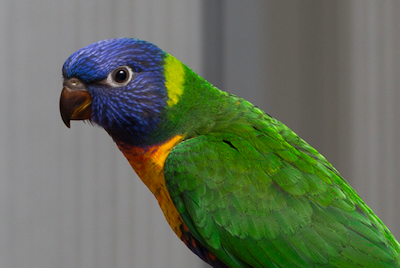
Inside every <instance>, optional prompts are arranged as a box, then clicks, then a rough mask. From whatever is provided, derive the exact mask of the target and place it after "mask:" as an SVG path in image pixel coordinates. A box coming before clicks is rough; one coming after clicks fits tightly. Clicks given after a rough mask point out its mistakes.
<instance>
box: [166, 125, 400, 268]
mask: <svg viewBox="0 0 400 268" xmlns="http://www.w3.org/2000/svg"><path fill="white" fill-rule="evenodd" d="M267 119H268V118H267ZM270 120H271V122H270V123H271V124H269V125H268V124H260V125H256V126H254V127H252V128H249V126H244V127H243V129H241V130H240V126H236V128H234V129H235V130H237V129H238V128H239V131H233V130H232V129H231V128H227V129H225V130H224V131H219V132H212V133H208V134H205V135H200V136H197V137H195V138H192V139H188V140H185V141H183V142H182V143H180V144H179V145H177V146H176V147H175V148H174V149H173V150H172V152H171V153H170V155H169V156H168V158H167V161H166V165H165V170H164V171H165V177H166V182H167V187H168V190H169V191H170V195H171V198H172V200H173V202H174V203H175V204H176V205H177V204H178V205H177V207H178V209H179V212H180V213H181V215H183V220H184V221H185V223H186V222H190V223H189V224H187V225H188V226H192V228H195V230H193V231H194V232H195V233H196V234H197V236H199V238H198V239H199V241H201V242H202V243H204V244H205V246H206V247H208V248H209V249H210V250H211V251H212V252H213V253H214V254H215V255H216V256H217V257H219V258H220V259H221V260H223V261H225V262H227V264H228V265H230V267H232V268H234V267H238V268H240V267H398V266H397V264H396V262H395V261H394V260H393V259H394V258H397V257H394V255H395V256H398V253H397V252H396V251H397V250H398V245H397V243H396V242H392V241H391V240H390V238H391V237H390V236H391V234H390V233H389V232H388V231H387V229H386V227H385V226H384V225H383V224H382V223H381V222H380V220H379V219H378V218H377V217H376V216H375V215H374V214H373V212H372V211H371V210H370V209H369V208H368V207H367V206H366V205H365V204H364V203H363V201H362V200H361V199H360V198H359V197H358V195H357V194H356V192H355V191H354V190H353V189H352V188H351V187H350V186H349V185H348V184H347V182H346V181H344V180H343V179H342V178H341V177H340V175H339V173H338V172H337V171H336V170H335V169H334V168H333V167H332V166H331V165H330V164H329V162H327V161H326V159H325V158H324V157H323V156H321V155H320V154H319V153H318V152H317V151H316V150H314V149H313V148H312V147H311V146H309V145H308V144H307V143H306V142H304V141H303V140H301V139H300V138H299V137H298V136H297V135H296V134H294V133H293V132H292V131H290V130H289V129H288V128H287V127H286V126H284V125H283V124H281V123H279V122H278V121H274V120H273V119H270ZM238 133H239V134H238ZM229 255H232V256H234V258H237V259H238V260H240V261H236V262H233V261H231V260H229Z"/></svg>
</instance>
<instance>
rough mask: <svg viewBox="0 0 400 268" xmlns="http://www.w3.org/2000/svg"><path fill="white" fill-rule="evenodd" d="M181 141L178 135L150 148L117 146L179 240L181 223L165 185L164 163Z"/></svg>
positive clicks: (181, 138)
mask: <svg viewBox="0 0 400 268" xmlns="http://www.w3.org/2000/svg"><path fill="white" fill-rule="evenodd" d="M182 140H183V137H182V136H179V135H178V136H175V137H173V138H172V139H170V140H169V141H167V142H165V143H164V144H161V145H157V146H154V147H150V148H138V147H132V148H129V149H127V148H125V147H123V146H119V148H120V150H121V151H122V153H123V154H124V155H125V157H126V158H127V159H128V161H129V163H130V164H131V166H132V168H133V169H134V170H135V171H136V173H137V174H138V176H139V177H140V179H141V180H142V181H143V182H144V184H145V185H146V186H147V187H148V188H149V189H150V191H151V192H152V193H153V194H154V196H155V197H156V198H157V200H158V204H159V205H160V207H161V209H162V211H163V213H164V216H165V218H166V219H167V221H168V223H169V225H170V226H171V228H172V230H174V232H175V233H176V234H177V236H178V237H179V238H181V235H182V231H181V229H180V226H181V225H182V223H183V221H182V219H181V217H180V215H179V213H178V211H177V210H176V208H175V205H174V204H173V203H172V200H171V197H170V195H169V193H168V190H167V187H166V184H165V177H164V163H165V160H166V159H167V156H168V154H169V153H170V152H171V150H172V148H174V147H175V146H176V145H177V144H178V143H179V142H181V141H182Z"/></svg>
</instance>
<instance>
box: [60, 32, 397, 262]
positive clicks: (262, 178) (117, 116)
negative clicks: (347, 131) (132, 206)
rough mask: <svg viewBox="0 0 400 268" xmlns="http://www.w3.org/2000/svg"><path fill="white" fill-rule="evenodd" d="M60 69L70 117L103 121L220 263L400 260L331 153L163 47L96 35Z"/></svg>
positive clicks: (202, 248)
mask: <svg viewBox="0 0 400 268" xmlns="http://www.w3.org/2000/svg"><path fill="white" fill-rule="evenodd" d="M62 75H63V88H62V91H61V96H60V102H59V105H60V113H61V117H62V120H63V122H64V123H65V125H66V126H67V127H68V128H69V127H70V124H71V121H72V120H82V121H85V122H90V123H91V124H92V125H94V126H98V127H101V128H103V129H104V130H105V131H106V132H107V133H108V134H109V136H111V138H112V139H113V141H114V142H115V144H116V145H117V147H118V148H119V150H120V151H121V152H122V153H123V155H124V156H125V157H126V159H127V160H128V162H129V164H130V165H131V166H132V168H133V169H134V170H135V172H136V173H137V175H138V177H139V178H140V179H141V180H142V181H143V183H144V184H145V185H146V186H147V187H148V188H149V190H150V191H151V192H152V193H153V195H154V196H155V198H156V199H157V201H158V203H159V206H160V208H161V210H162V212H163V214H164V216H165V218H166V220H167V222H168V224H169V225H170V227H171V228H172V230H173V231H174V232H175V234H176V235H177V236H178V238H179V239H181V240H182V241H183V242H184V243H185V244H186V246H187V247H188V248H189V249H190V250H191V251H192V252H193V253H195V254H197V255H198V257H200V258H201V259H202V260H203V261H205V262H206V263H208V264H209V265H211V266H212V267H215V268H265V267H341V268H342V267H351V268H356V267H399V266H400V260H399V256H400V255H399V254H400V246H399V243H398V241H397V240H396V238H395V237H394V236H393V234H392V233H391V232H390V231H389V229H388V228H387V227H386V226H385V225H384V223H383V222H382V221H381V220H380V219H379V218H378V217H377V216H376V215H375V213H374V212H373V211H372V210H371V209H370V208H369V207H368V206H367V205H366V204H365V202H364V201H363V200H362V199H361V198H360V196H359V195H358V194H357V192H356V191H355V190H354V189H353V188H352V187H351V186H350V184H349V183H348V182H347V181H346V180H345V179H344V178H343V177H342V176H341V175H340V173H339V172H338V171H337V170H336V169H335V168H334V167H333V166H332V164H330V163H329V162H328V161H327V160H326V158H325V157H324V156H322V155H321V154H320V153H319V152H318V151H317V150H316V149H314V148H313V147H312V146H311V145H309V144H308V143H307V142H306V141H304V140H303V139H301V138H300V137H299V136H298V135H297V134H295V133H294V132H293V131H292V130H291V129H290V128H289V127H287V126H286V125H285V124H283V123H281V122H280V121H278V120H277V119H275V118H273V117H272V116H270V115H268V114H267V113H265V112H264V111H262V110H261V109H259V108H258V107H256V106H255V105H253V104H251V103H250V102H248V101H246V100H244V99H242V98H240V97H238V96H235V95H232V94H229V93H227V92H225V91H222V90H220V89H218V88H217V87H215V86H213V85H212V84H211V83H209V82H208V81H207V80H205V79H204V78H202V77H201V76H199V75H197V74H196V73H195V72H194V71H192V70H191V69H190V68H189V67H187V66H186V65H185V64H184V63H182V62H181V61H179V60H178V59H177V58H175V57H174V56H172V55H170V54H168V53H167V52H165V51H163V50H162V49H160V48H159V47H158V46H156V45H154V44H152V43H150V42H147V41H144V40H140V39H134V38H114V39H106V40H102V41H98V42H96V43H93V44H90V45H88V46H86V47H84V48H81V49H79V50H78V51H76V52H75V53H73V54H72V55H71V56H70V57H69V58H68V59H67V60H66V61H65V63H64V65H63V67H62Z"/></svg>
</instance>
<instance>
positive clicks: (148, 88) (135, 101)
mask: <svg viewBox="0 0 400 268" xmlns="http://www.w3.org/2000/svg"><path fill="white" fill-rule="evenodd" d="M172 58H173V57H172V56H170V55H169V54H167V53H165V52H164V51H162V50H161V49H159V48H158V47H157V46H155V45H153V44H151V43H148V42H146V41H142V40H138V39H130V38H118V39H109V40H103V41H100V42H97V43H94V44H91V45H89V46H87V47H84V48H82V49H80V50H78V51H76V52H75V53H74V54H72V55H71V56H70V57H69V58H68V59H67V60H66V62H65V63H64V66H63V69H62V73H63V78H64V83H63V85H64V88H63V90H62V93H61V98H60V111H61V116H62V119H63V121H64V123H65V124H66V125H67V126H68V127H70V120H89V121H91V122H92V123H94V124H96V125H99V126H101V127H103V128H104V129H105V130H106V131H107V132H108V133H109V134H110V135H111V136H112V137H113V139H114V140H115V141H117V142H122V143H130V144H135V143H137V144H144V143H145V140H146V139H148V137H149V135H151V133H153V132H154V133H155V132H156V131H155V129H156V128H157V127H159V125H160V124H167V123H166V122H165V120H164V119H165V116H163V113H165V109H166V108H167V107H168V105H169V104H171V101H173V99H174V97H176V92H175V91H176V90H175V89H174V87H176V86H179V85H172V86H171V85H170V86H168V83H166V76H167V75H168V74H167V73H168V70H166V69H167V68H169V69H171V68H172V69H171V70H172V71H171V70H170V71H169V73H177V72H179V68H182V67H179V63H176V64H175V65H176V66H174V64H173V63H174V62H175V61H177V60H176V59H175V58H173V59H175V60H171V59H172ZM168 61H169V62H170V64H169V65H168V64H166V62H168ZM167 66H170V67H167ZM171 66H172V67H171ZM168 87H169V89H168ZM177 90H178V91H179V89H177Z"/></svg>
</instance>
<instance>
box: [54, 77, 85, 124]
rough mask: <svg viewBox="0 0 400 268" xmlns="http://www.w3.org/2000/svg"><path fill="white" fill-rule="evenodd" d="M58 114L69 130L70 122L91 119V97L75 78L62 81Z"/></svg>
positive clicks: (83, 85)
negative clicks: (62, 86)
mask: <svg viewBox="0 0 400 268" xmlns="http://www.w3.org/2000/svg"><path fill="white" fill-rule="evenodd" d="M60 113H61V118H62V120H63V121H64V124H65V125H66V126H67V127H68V128H69V127H70V126H71V123H70V121H71V120H86V119H91V117H92V97H91V95H90V93H89V92H88V91H87V90H86V86H85V84H83V83H82V82H81V81H80V80H79V79H77V78H70V79H65V80H64V88H63V90H62V91H61V96H60Z"/></svg>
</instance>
